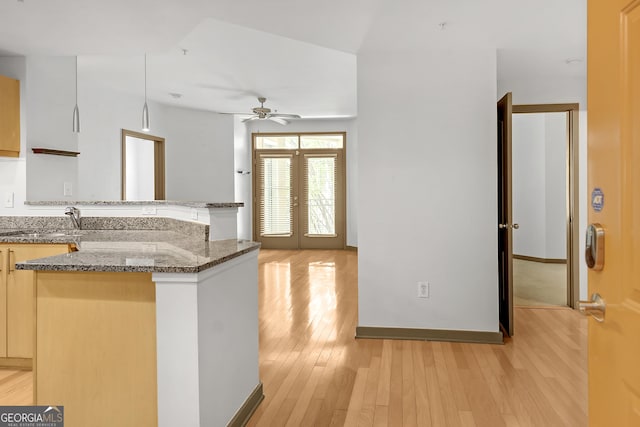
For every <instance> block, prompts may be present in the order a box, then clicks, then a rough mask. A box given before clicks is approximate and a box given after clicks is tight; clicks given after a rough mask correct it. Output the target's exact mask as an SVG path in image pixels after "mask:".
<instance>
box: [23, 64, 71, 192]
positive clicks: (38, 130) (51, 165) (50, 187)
mask: <svg viewBox="0 0 640 427" xmlns="http://www.w3.org/2000/svg"><path fill="white" fill-rule="evenodd" d="M27 76H28V77H27V97H26V103H27V117H26V123H27V153H26V155H27V199H28V200H51V199H52V198H55V199H56V200H64V199H70V200H72V199H73V198H74V196H75V194H72V195H71V196H65V195H64V192H63V189H64V183H65V182H67V183H70V184H71V186H72V191H73V190H76V189H77V181H78V178H77V176H78V158H76V157H64V156H52V155H45V154H33V153H32V152H31V148H34V147H44V148H54V149H58V150H68V151H78V134H76V133H74V132H73V131H72V117H73V107H74V105H75V58H73V57H28V58H27ZM82 112H83V111H82V109H81V110H80V113H81V119H82Z"/></svg>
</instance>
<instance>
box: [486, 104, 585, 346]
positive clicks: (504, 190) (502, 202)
mask: <svg viewBox="0 0 640 427" xmlns="http://www.w3.org/2000/svg"><path fill="white" fill-rule="evenodd" d="M540 113H562V114H563V116H562V121H563V122H564V127H565V129H566V134H565V135H566V136H565V138H564V139H562V140H561V142H560V144H562V146H560V147H558V146H557V143H556V145H555V146H554V147H553V149H554V150H559V151H560V152H563V151H564V156H563V158H561V159H560V161H561V162H563V163H564V164H565V168H564V180H562V179H559V178H557V177H556V178H555V179H554V178H550V179H549V184H550V185H551V184H557V181H564V183H563V185H561V186H560V190H559V191H560V192H561V193H563V197H562V198H563V203H564V219H563V220H562V221H560V226H559V228H558V227H556V229H555V230H553V231H552V232H550V234H551V235H552V236H553V237H557V234H558V233H560V234H563V235H564V247H565V248H566V252H565V258H561V257H559V256H558V255H557V253H558V252H557V250H556V252H553V251H550V252H549V253H555V254H556V255H553V256H551V257H549V258H547V257H546V255H545V256H543V257H539V256H538V257H529V258H534V259H533V260H531V259H524V260H518V262H520V261H534V262H538V261H550V262H548V263H549V264H553V262H554V261H555V262H558V263H559V262H563V260H565V259H566V261H565V262H566V271H564V272H563V273H561V275H564V276H565V277H566V282H565V283H566V290H565V294H566V300H565V304H564V305H568V306H569V307H574V305H575V298H576V297H577V295H578V293H577V292H578V268H579V264H578V263H579V256H578V253H577V250H578V247H579V246H578V230H577V227H578V104H537V105H512V104H511V94H510V93H509V94H507V95H505V97H503V98H502V99H501V100H500V101H498V242H499V244H498V250H499V253H498V264H499V272H500V275H499V309H500V310H499V312H500V313H499V316H500V324H501V327H502V328H503V330H504V331H505V333H506V334H507V335H509V336H511V335H513V305H514V288H513V285H514V260H513V258H514V256H513V255H514V236H515V235H516V233H519V232H520V229H521V226H525V227H527V232H530V231H531V228H533V227H532V224H533V222H535V220H538V221H539V220H541V218H540V215H542V214H541V213H540V212H538V213H537V214H536V209H537V210H539V208H540V206H534V207H533V208H530V209H529V210H526V209H525V210H522V209H520V210H519V211H518V213H517V215H528V216H530V217H531V218H533V219H532V220H531V221H528V220H527V221H525V222H524V223H523V224H520V219H519V218H517V217H514V209H513V200H514V194H513V192H514V181H513V160H514V159H513V143H512V131H513V117H512V115H513V114H540ZM556 120H557V117H556ZM550 151H551V150H550ZM528 160H529V161H531V159H530V158H529V159H528ZM552 160H553V161H555V162H558V160H559V159H558V156H555V157H554V158H552ZM528 178H532V177H528ZM545 180H546V178H545ZM539 181H540V180H535V179H529V182H530V185H529V186H528V187H527V186H524V187H519V189H518V190H517V191H519V192H520V193H521V192H523V191H527V192H528V191H532V188H533V187H532V185H533V186H535V185H538V187H539V186H540V182H539ZM531 183H533V184H531ZM522 188H524V190H523V189H522ZM553 191H555V192H556V193H557V192H558V188H557V187H553ZM553 191H552V192H553ZM521 195H522V194H518V197H520V196H521ZM563 203H562V202H561V203H560V209H562V208H563V206H562V204H563ZM555 205H556V207H557V205H558V203H555ZM534 208H535V209H534ZM556 210H557V209H556ZM523 212H524V213H523ZM542 212H543V214H544V215H546V208H543V209H542ZM523 219H524V218H523ZM532 221H533V222H532ZM555 221H556V222H555V223H556V224H557V218H556V219H555ZM545 232H546V231H545ZM555 240H558V239H555ZM560 240H562V239H560ZM557 246H558V243H557V241H556V242H555V247H556V249H557ZM516 248H522V245H519V244H518V243H516ZM519 250H521V249H519ZM517 255H522V254H517ZM525 256H526V255H525ZM521 258H522V257H521ZM556 276H557V273H556Z"/></svg>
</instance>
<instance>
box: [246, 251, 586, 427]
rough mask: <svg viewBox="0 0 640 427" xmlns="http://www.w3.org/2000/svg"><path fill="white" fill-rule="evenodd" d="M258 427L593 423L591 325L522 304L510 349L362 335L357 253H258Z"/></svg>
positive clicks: (252, 422) (567, 311) (254, 422)
mask: <svg viewBox="0 0 640 427" xmlns="http://www.w3.org/2000/svg"><path fill="white" fill-rule="evenodd" d="M259 262H260V273H259V274H260V279H259V283H260V378H261V380H262V382H263V384H264V393H265V399H264V401H263V402H262V404H261V405H260V407H259V408H258V409H257V411H256V412H255V413H254V415H253V417H252V418H251V420H250V421H249V425H250V426H343V425H345V426H361V425H362V426H476V427H484V426H487V427H494V426H545V427H546V426H586V425H587V424H588V421H587V371H586V370H587V359H586V358H587V352H586V328H587V320H586V318H583V317H582V316H580V315H579V314H577V313H576V312H574V311H573V310H571V309H568V308H567V309H563V308H556V309H544V308H516V313H515V322H516V323H515V331H516V335H515V337H514V338H513V339H510V340H507V342H506V344H505V345H483V344H460V343H444V342H426V341H391V340H365V339H358V340H356V339H354V332H355V327H356V323H357V307H358V304H357V254H356V253H355V252H350V251H274V250H262V251H261V254H260V259H259Z"/></svg>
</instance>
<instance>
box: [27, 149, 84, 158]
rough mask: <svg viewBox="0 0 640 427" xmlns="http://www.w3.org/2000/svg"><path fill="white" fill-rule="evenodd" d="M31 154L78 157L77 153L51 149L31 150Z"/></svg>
mask: <svg viewBox="0 0 640 427" xmlns="http://www.w3.org/2000/svg"><path fill="white" fill-rule="evenodd" d="M31 150H33V154H51V155H54V156H67V157H78V154H80V153H79V152H77V151H66V150H54V149H53V148H32V149H31Z"/></svg>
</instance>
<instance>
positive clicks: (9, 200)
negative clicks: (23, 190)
mask: <svg viewBox="0 0 640 427" xmlns="http://www.w3.org/2000/svg"><path fill="white" fill-rule="evenodd" d="M4 207H5V208H12V207H13V191H7V192H6V193H5V194H4Z"/></svg>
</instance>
